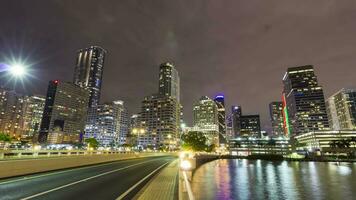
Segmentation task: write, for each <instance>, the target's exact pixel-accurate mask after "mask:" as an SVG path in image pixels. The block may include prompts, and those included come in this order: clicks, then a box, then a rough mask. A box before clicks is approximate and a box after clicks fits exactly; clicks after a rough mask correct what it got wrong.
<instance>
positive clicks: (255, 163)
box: [192, 159, 356, 200]
mask: <svg viewBox="0 0 356 200" xmlns="http://www.w3.org/2000/svg"><path fill="white" fill-rule="evenodd" d="M192 190H193V194H194V196H195V199H204V200H208V199H283V200H284V199H293V200H294V199H330V200H339V199H340V200H349V199H351V200H352V199H355V200H356V163H341V164H340V165H337V164H336V163H326V162H325V163H324V162H287V161H263V160H246V159H231V160H229V159H222V160H216V161H212V162H209V163H206V164H204V165H202V166H201V167H200V168H198V169H197V170H196V172H195V173H194V176H193V180H192Z"/></svg>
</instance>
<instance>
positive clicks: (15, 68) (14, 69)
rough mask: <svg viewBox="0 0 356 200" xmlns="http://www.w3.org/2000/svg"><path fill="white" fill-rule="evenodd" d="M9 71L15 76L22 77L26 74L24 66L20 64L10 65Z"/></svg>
mask: <svg viewBox="0 0 356 200" xmlns="http://www.w3.org/2000/svg"><path fill="white" fill-rule="evenodd" d="M9 72H10V73H11V75H13V76H15V77H22V76H24V75H25V74H26V67H25V66H24V65H22V64H14V65H10V66H9Z"/></svg>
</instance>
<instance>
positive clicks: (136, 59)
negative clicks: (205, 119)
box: [0, 0, 356, 129]
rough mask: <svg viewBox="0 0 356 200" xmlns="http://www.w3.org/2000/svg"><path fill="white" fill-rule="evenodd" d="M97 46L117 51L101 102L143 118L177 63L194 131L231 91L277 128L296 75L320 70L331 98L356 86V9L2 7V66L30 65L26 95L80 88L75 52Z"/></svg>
mask: <svg viewBox="0 0 356 200" xmlns="http://www.w3.org/2000/svg"><path fill="white" fill-rule="evenodd" d="M90 45H98V46H102V47H103V48H105V49H107V50H108V55H107V57H106V62H105V66H104V80H103V88H102V98H101V100H102V102H105V101H111V100H117V99H122V100H124V101H125V102H126V103H127V105H128V108H129V111H130V113H135V112H138V111H139V108H140V102H141V101H142V99H143V97H144V96H146V95H150V94H152V93H155V92H156V91H157V90H158V66H159V64H160V63H161V62H164V61H173V62H174V63H175V65H176V68H177V70H178V71H179V74H180V77H181V93H182V104H183V106H184V119H185V121H186V122H188V124H191V120H192V111H191V110H192V104H193V103H194V102H195V101H196V100H198V99H199V98H200V96H202V95H208V96H214V95H215V94H217V93H223V94H225V96H226V102H227V104H228V106H230V105H232V104H238V105H241V106H242V110H243V113H244V114H255V113H259V114H261V119H262V124H263V128H264V129H268V127H269V117H268V104H269V102H271V101H275V100H280V96H281V91H282V77H283V75H284V72H285V71H286V68H287V67H293V66H298V65H306V64H312V65H314V67H315V69H316V73H317V75H318V78H319V82H320V83H321V85H322V86H323V87H324V92H325V95H326V97H328V96H329V95H331V94H332V93H334V92H336V91H337V90H338V89H340V88H342V87H353V86H356V1H354V0H350V1H348V0H343V1H340V0H334V1H331V0H313V1H310V0H305V1H301V0H299V1H285V0H280V1H272V0H268V1H266V0H261V1H257V0H252V1H243V0H241V1H240V0H226V1H223V0H222V1H217V0H211V1H208V0H204V1H203V0H201V1H200V0H199V1H198V0H194V1H193V0H186V1H180V0H150V1H149V0H141V1H134V0H120V1H119V0H111V1H109V0H105V1H97V0H76V1H72V0H62V1H53V0H51V1H49V0H41V1H40V0H23V1H18V0H2V1H1V4H0V54H1V57H0V62H5V59H6V58H9V57H10V56H11V55H12V56H13V57H16V58H20V57H21V58H22V59H27V63H32V64H33V65H32V68H33V72H32V73H33V74H34V75H35V76H36V78H31V79H30V80H29V81H26V82H25V85H24V88H23V87H22V86H19V87H17V90H18V91H21V92H23V93H34V94H43V95H44V94H45V92H46V89H47V84H48V81H49V80H53V79H59V80H63V81H72V77H73V71H74V66H75V56H76V50H77V49H80V48H85V47H88V46H90ZM228 109H229V108H228Z"/></svg>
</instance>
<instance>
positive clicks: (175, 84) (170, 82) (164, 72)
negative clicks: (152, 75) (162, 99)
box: [158, 62, 180, 103]
mask: <svg viewBox="0 0 356 200" xmlns="http://www.w3.org/2000/svg"><path fill="white" fill-rule="evenodd" d="M158 93H159V94H160V95H163V96H170V97H172V98H174V99H176V100H177V102H178V103H179V102H180V83H179V75H178V71H177V70H176V69H175V67H174V65H173V64H172V63H169V62H166V63H162V64H161V65H160V66H159V89H158Z"/></svg>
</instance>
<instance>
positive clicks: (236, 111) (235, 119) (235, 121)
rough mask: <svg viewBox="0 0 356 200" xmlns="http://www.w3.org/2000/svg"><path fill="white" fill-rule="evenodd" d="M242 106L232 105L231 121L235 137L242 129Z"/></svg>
mask: <svg viewBox="0 0 356 200" xmlns="http://www.w3.org/2000/svg"><path fill="white" fill-rule="evenodd" d="M241 116H242V108H241V106H232V107H231V122H232V131H233V138H234V137H237V136H239V135H240V131H241V120H240V118H241Z"/></svg>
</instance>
